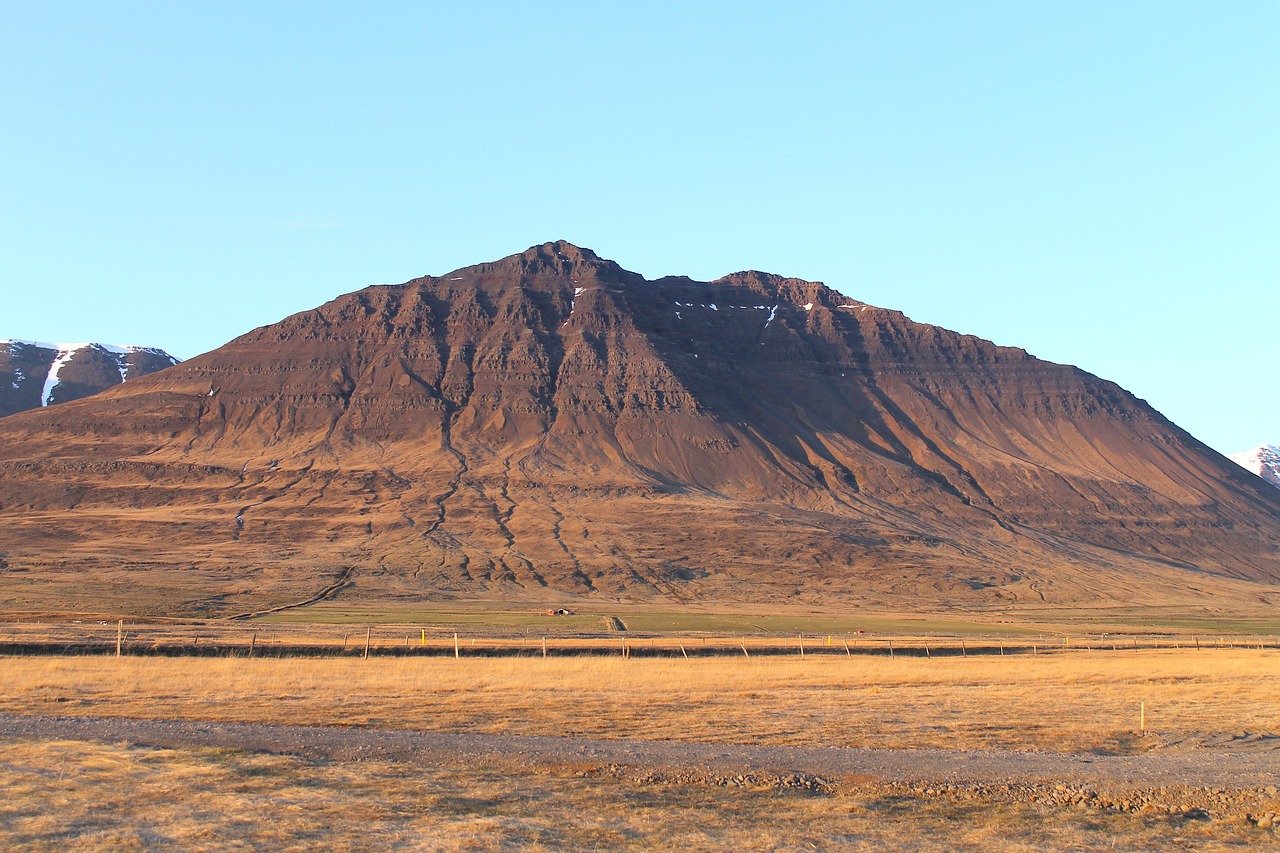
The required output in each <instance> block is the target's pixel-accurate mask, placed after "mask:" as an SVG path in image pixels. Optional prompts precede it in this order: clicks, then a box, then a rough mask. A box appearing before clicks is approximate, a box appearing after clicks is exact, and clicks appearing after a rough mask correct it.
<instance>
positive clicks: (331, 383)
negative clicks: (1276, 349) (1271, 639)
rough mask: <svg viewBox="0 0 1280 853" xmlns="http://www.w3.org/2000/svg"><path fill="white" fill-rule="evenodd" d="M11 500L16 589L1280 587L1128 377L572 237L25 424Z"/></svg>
mask: <svg viewBox="0 0 1280 853" xmlns="http://www.w3.org/2000/svg"><path fill="white" fill-rule="evenodd" d="M0 521H2V522H3V523H2V524H0V555H3V557H4V560H5V562H6V564H7V569H5V570H4V571H3V572H0V574H2V575H3V577H4V578H5V582H4V584H3V585H0V595H2V597H3V599H5V600H6V601H0V606H4V607H8V608H10V609H14V608H21V607H23V606H29V607H31V608H33V609H39V608H40V607H41V606H44V605H41V604H40V603H39V602H40V601H43V600H44V598H47V597H48V596H49V595H50V593H49V591H48V589H49V588H52V589H54V590H59V591H61V592H60V593H59V594H65V595H67V596H78V597H80V598H77V599H75V600H72V601H71V602H70V603H69V604H68V607H69V608H70V609H75V606H79V605H83V607H84V608H89V609H92V608H99V609H101V608H108V607H115V608H117V609H119V608H121V607H125V606H126V604H125V603H122V602H127V601H129V600H134V599H137V600H145V601H147V602H148V604H147V607H148V608H150V609H151V610H153V611H156V612H161V611H162V612H170V613H177V612H186V613H190V612H207V613H212V614H218V613H222V614H225V613H229V612H234V611H236V610H239V609H248V608H252V607H259V606H267V605H277V604H284V603H289V602H296V601H301V600H304V599H307V598H309V597H311V596H313V595H316V594H319V593H320V592H321V591H322V590H326V589H327V588H328V587H329V586H330V585H332V584H335V583H336V582H337V581H339V580H342V581H343V582H344V583H345V586H342V587H341V589H340V590H339V592H338V593H337V594H339V595H341V596H342V597H344V598H348V599H352V600H361V599H375V598H376V599H381V600H386V599H397V598H402V599H406V600H408V599H414V600H430V599H436V600H439V599H441V598H450V597H455V598H459V597H470V598H490V599H508V600H511V599H521V600H528V599H544V600H545V599H552V598H562V597H564V596H565V595H566V594H576V595H583V596H598V597H601V598H607V599H611V600H612V599H617V600H624V601H625V600H646V599H666V600H679V601H683V602H699V601H701V602H729V601H756V602H771V603H778V602H795V603H807V604H826V605H845V604H871V605H908V606H928V607H932V606H966V607H970V606H971V607H984V606H991V607H1004V606H1011V605H1013V606H1023V605H1027V604H1039V603H1041V602H1044V603H1048V604H1063V605H1083V604H1088V605H1106V604H1131V603H1133V604H1152V605H1156V604H1167V603H1178V604H1184V605H1185V604H1191V603H1206V604H1212V603H1218V604H1222V605H1223V606H1228V605H1234V604H1237V603H1240V602H1249V601H1252V602H1254V603H1257V602H1258V601H1259V600H1261V601H1267V600H1270V599H1268V598H1267V597H1268V596H1274V600H1280V588H1277V587H1276V586H1275V584H1276V583H1277V581H1280V492H1277V491H1276V490H1275V489H1273V488H1271V487H1269V486H1267V484H1265V483H1262V482H1261V481H1260V480H1258V479H1257V478H1256V477H1254V476H1252V475H1250V474H1249V473H1248V472H1246V471H1244V470H1242V469H1240V468H1239V467H1238V466H1236V465H1234V464H1232V463H1230V462H1229V461H1227V460H1226V459H1225V458H1223V457H1221V456H1219V455H1217V454H1216V453H1214V452H1213V451H1211V450H1209V449H1208V448H1206V447H1205V446H1204V445H1202V444H1200V443H1199V442H1198V441H1196V440H1195V439H1193V438H1192V437H1191V436H1189V435H1188V434H1186V433H1185V432H1183V431H1182V430H1180V429H1178V428H1177V427H1175V426H1174V425H1172V424H1170V423H1169V422H1168V421H1166V420H1165V419H1164V418H1162V417H1161V416H1160V415H1159V414H1158V413H1157V412H1155V411H1154V410H1152V409H1151V408H1150V407H1148V406H1147V405H1146V404H1144V403H1143V402H1142V401H1140V400H1138V399H1136V398H1134V397H1133V396H1132V395H1130V394H1128V393H1126V392H1125V391H1124V390H1122V389H1120V388H1119V387H1117V386H1116V385H1114V384H1112V383H1109V382H1106V381H1103V380H1101V379H1098V378H1096V377H1094V376H1092V375H1089V374H1087V373H1084V372H1082V371H1080V370H1078V369H1076V368H1072V367H1066V366H1061V365H1056V364H1050V363H1047V362H1043V361H1040V360H1037V359H1035V358H1033V357H1031V356H1029V355H1027V354H1026V353H1025V352H1023V351H1022V350H1018V349H1010V348H1005V347H998V346H995V345H993V344H991V343H988V342H986V341H983V340H980V339H977V338H974V337H969V336H964V335H959V334H956V333H953V332H949V331H946V330H944V329H940V328H937V327H933V326H926V325H922V324H919V323H914V322H912V321H910V320H908V319H907V318H906V317H904V316H903V315H902V314H900V313H898V312H896V311H890V310H886V309H883V308H877V307H873V306H870V305H865V304H863V303H861V302H857V301H855V300H852V299H848V298H846V297H844V296H842V295H840V294H838V293H836V292H834V291H832V290H830V289H828V288H826V287H824V286H823V285H822V284H819V283H815V282H806V281H800V280H796V279H788V278H781V277H778V276H774V275H768V274H764V273H758V272H743V273H736V274H734V275H730V276H726V277H725V278H722V279H718V280H716V281H714V282H696V281H692V280H689V279H687V278H683V277H680V278H663V279H659V280H657V281H647V280H645V279H644V278H642V277H641V276H639V275H637V274H635V273H631V272H627V271H626V270H624V269H622V268H621V267H619V266H618V265H616V264H614V263H613V262H611V261H607V260H602V259H600V258H598V257H597V256H596V255H595V254H594V253H592V252H591V251H589V250H585V249H579V248H577V247H574V246H572V245H569V244H567V243H563V242H560V243H549V244H546V245H543V246H538V247H534V248H532V249H529V250H528V251H526V252H524V253H522V254H519V255H514V256H511V257H509V258H505V259H503V260H500V261H497V262H495V263H490V264H482V265H479V266H474V267H468V268H465V269H462V270H458V271H457V272H454V273H450V274H448V275H444V276H441V277H439V278H435V277H427V278H422V279H417V280H414V281H411V282H408V283H406V284H403V285H396V286H382V287H371V288H367V289H365V290H361V291H358V292H356V293H352V294H349V295H346V296H343V297H340V298H338V299H336V300H334V301H332V302H330V303H328V304H326V305H324V306H321V307H320V308H317V309H315V310H313V311H307V312H304V313H301V314H297V315H294V316H293V317H290V318H288V319H286V320H284V321H282V322H280V323H277V324H274V325H272V326H267V327H264V328H261V329H257V330H255V331H253V332H250V333H249V334H247V335H244V336H242V337H240V338H237V339H236V340H234V341H232V342H231V343H229V344H227V345H226V346H224V347H222V348H220V349H218V350H215V351H213V352H210V353H207V354H205V355H202V356H200V357H198V358H194V359H191V360H190V361H187V362H184V363H182V364H180V365H178V366H176V367H174V368H172V369H170V370H167V371H165V372H163V373H161V374H157V375H155V376H151V377H147V378H145V379H141V380H138V381H136V382H135V381H132V380H131V381H130V382H129V383H127V385H121V386H118V387H116V388H114V389H112V390H110V391H107V392H105V393H104V394H101V395H98V396H96V397H93V398H91V399H86V400H82V401H79V402H75V403H68V404H66V405H62V406H58V407H57V408H55V409H46V410H43V411H40V412H31V413H26V414H21V415H17V416H14V417H11V418H6V419H5V420H3V421H0ZM68 573H74V574H68ZM50 582H52V583H51V586H50ZM40 583H44V584H45V585H46V586H45V587H40ZM42 590H43V591H42ZM122 591H123V592H122ZM24 596H25V597H24ZM41 596H44V598H41ZM130 596H132V599H131V598H130ZM1260 596H1261V599H1260V598H1259V597H1260Z"/></svg>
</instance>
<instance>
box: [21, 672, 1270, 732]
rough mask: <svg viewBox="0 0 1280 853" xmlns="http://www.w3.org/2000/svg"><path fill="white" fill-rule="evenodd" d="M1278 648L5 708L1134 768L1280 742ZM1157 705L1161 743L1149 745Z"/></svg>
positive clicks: (255, 678)
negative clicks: (941, 753)
mask: <svg viewBox="0 0 1280 853" xmlns="http://www.w3.org/2000/svg"><path fill="white" fill-rule="evenodd" d="M1278 664H1280V653H1278V652H1276V651H1274V650H1266V651H1257V650H1225V649H1224V650H1204V651H1199V652H1196V651H1188V650H1185V649H1184V650H1182V651H1174V650H1162V651H1146V652H1125V651H1121V652H1110V651H1106V652H1104V651H1082V652H1077V653H1070V654H1058V655H1053V656H1048V655H1041V656H1037V657H1017V658H1013V657H1009V658H1001V657H984V658H945V659H934V660H928V659H919V658H911V659H904V658H898V659H896V660H888V659H884V658H858V657H854V658H844V657H815V656H810V657H808V658H804V659H801V658H799V657H788V658H751V659H739V658H726V659H694V660H682V659H674V660H672V659H631V660H623V659H621V658H620V657H619V658H561V659H556V658H551V659H547V660H542V659H480V658H473V659H467V658H465V657H464V658H463V659H462V660H453V659H438V658H429V659H377V658H374V659H370V660H348V659H296V658H295V659H253V660H245V659H190V658H130V657H124V658H119V659H116V658H99V657H67V658H46V657H39V658H7V659H5V660H4V661H3V666H4V670H5V675H6V677H5V679H4V683H3V685H0V710H4V711H10V712H18V713H59V714H75V715H92V716H136V717H158V718H164V717H173V718H181V719H211V720H234V721H254V722H294V723H313V724H326V725H330V724H337V725H365V726H377V727H386V728H391V727H395V728H414V729H432V730H469V731H483V732H504V733H511V734H551V735H559V734H576V735H589V736H597V737H636V738H655V739H670V740H690V741H719V742H739V743H761V744H786V745H843V746H885V747H920V746H944V747H963V748H983V747H1012V748H1021V749H1042V750H1053V751H1064V752H1076V751H1086V750H1101V751H1115V752H1129V751H1140V750H1145V749H1147V748H1149V747H1152V746H1156V745H1165V746H1168V745H1171V744H1182V743H1188V744H1194V743H1198V742H1203V741H1205V740H1207V739H1212V738H1214V737H1216V736H1220V735H1223V734H1229V733H1237V732H1242V731H1248V732H1253V733H1274V732H1278V731H1280V705H1278V704H1277V700H1276V697H1277V696H1280V666H1278ZM1144 702H1145V703H1146V714H1147V725H1148V728H1149V729H1150V730H1151V732H1152V736H1151V737H1148V738H1139V737H1136V736H1135V731H1136V730H1137V729H1138V709H1139V704H1140V703H1144Z"/></svg>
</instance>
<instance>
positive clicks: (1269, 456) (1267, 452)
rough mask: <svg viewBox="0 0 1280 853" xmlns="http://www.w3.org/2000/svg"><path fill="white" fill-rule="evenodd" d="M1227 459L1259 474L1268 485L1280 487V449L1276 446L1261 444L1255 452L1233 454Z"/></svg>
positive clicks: (1254, 449)
mask: <svg viewBox="0 0 1280 853" xmlns="http://www.w3.org/2000/svg"><path fill="white" fill-rule="evenodd" d="M1227 458H1228V459H1230V460H1231V461H1232V462H1234V463H1236V464H1237V465H1240V466H1241V467H1243V468H1245V469H1247V470H1249V471H1252V472H1253V473H1255V474H1257V475H1258V476H1259V477H1261V478H1262V479H1264V480H1266V481H1267V482H1268V483H1271V484H1273V485H1276V486H1280V447H1277V446H1276V445H1274V444H1261V445H1258V446H1257V447H1255V448H1253V450H1245V451H1242V452H1240V453H1232V454H1231V455H1230V456H1228V457H1227Z"/></svg>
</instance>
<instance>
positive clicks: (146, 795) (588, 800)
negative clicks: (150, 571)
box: [0, 742, 1274, 851]
mask: <svg viewBox="0 0 1280 853" xmlns="http://www.w3.org/2000/svg"><path fill="white" fill-rule="evenodd" d="M1273 841H1274V836H1273V835H1270V834H1267V833H1263V832H1261V831H1259V830H1257V829H1256V828H1254V827H1250V826H1247V825H1243V824H1239V823H1237V824H1227V823H1218V822H1188V821H1182V820H1178V819H1176V818H1169V817H1152V816H1146V817H1142V816H1138V815H1122V814H1114V813H1082V812H1077V811H1072V810H1063V809H1051V808H1047V807H1041V806H1037V805H1032V804H1020V803H1000V802H997V803H962V802H955V801H948V800H927V799H916V798H912V797H907V796H901V795H894V794H887V793H885V792H884V791H874V790H849V791H847V792H844V793H841V794H839V795H837V796H813V795H810V794H804V793H799V792H794V791H751V790H736V789H726V788H718V787H712V786H703V785H660V784H658V785H655V784H641V783H637V782H632V781H628V780H625V779H622V780H619V779H612V778H592V777H582V776H577V775H574V774H573V773H572V772H571V771H547V772H528V773H523V774H518V775H512V774H509V773H508V774H500V773H496V772H486V771H483V770H476V769H474V768H465V767H452V768H450V767H420V766H408V765H404V764H396V763H390V762H358V763H352V764H334V763H323V762H312V761H306V760H303V759H298V758H291V757H284V756H273V755H258V754H250V753H244V752H236V751H226V750H161V749H145V748H138V747H130V746H126V745H101V744H85V743H76V742H52V743H9V744H0V846H3V847H4V848H5V849H27V850H83V851H93V850H113V851H114V850H153V849H181V850H272V851H276V850H312V849H318V848H323V849H326V850H365V849H387V848H395V849H408V850H517V849H518V850H562V849H569V850H593V849H608V850H690V849H692V850H832V849H840V850H888V849H892V850H919V851H944V850H945V851H970V850H971V851H986V850H994V849H998V850H1008V851H1032V850H1095V849H1123V850H1168V849H1188V848H1192V849H1197V850H1242V849H1263V848H1261V847H1260V846H1259V845H1266V844H1268V843H1270V842H1273Z"/></svg>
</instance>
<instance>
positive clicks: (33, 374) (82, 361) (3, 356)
mask: <svg viewBox="0 0 1280 853" xmlns="http://www.w3.org/2000/svg"><path fill="white" fill-rule="evenodd" d="M177 363H178V359H176V358H174V357H173V356H171V355H169V354H168V353H167V352H165V351H164V350H161V349H156V348H154V347H137V346H115V345H113V344H97V343H78V344H46V343H41V342H40V341H20V340H0V417H4V416H5V415H12V414H14V413H15V412H22V411H26V410H27V409H38V408H41V407H42V406H50V405H52V404H54V403H65V402H67V401H69V400H78V399H80V398H81V397H87V396H89V395H90V394H96V393H98V392H99V391H102V390H104V389H106V388H110V387H111V386H113V385H118V384H120V383H121V382H125V381H127V380H128V379H130V378H133V379H138V378H139V377H142V376H146V375H147V374H148V373H155V372H156V371H157V370H163V369H165V368H166V367H172V366H173V365H175V364H177Z"/></svg>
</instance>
